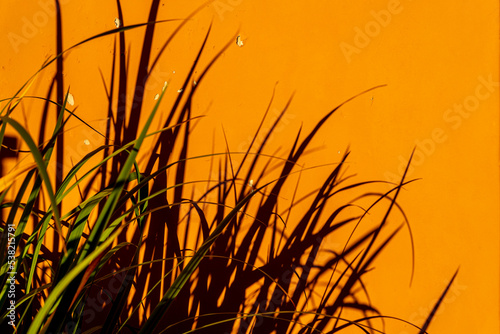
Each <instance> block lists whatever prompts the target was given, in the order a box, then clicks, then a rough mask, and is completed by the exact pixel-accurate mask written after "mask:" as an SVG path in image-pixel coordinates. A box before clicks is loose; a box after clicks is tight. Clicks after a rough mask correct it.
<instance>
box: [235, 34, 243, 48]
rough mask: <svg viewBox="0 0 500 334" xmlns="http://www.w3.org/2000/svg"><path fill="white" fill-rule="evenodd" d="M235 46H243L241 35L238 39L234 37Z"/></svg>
mask: <svg viewBox="0 0 500 334" xmlns="http://www.w3.org/2000/svg"><path fill="white" fill-rule="evenodd" d="M236 45H238V46H239V47H240V48H241V47H242V46H243V40H242V39H241V35H238V37H236Z"/></svg>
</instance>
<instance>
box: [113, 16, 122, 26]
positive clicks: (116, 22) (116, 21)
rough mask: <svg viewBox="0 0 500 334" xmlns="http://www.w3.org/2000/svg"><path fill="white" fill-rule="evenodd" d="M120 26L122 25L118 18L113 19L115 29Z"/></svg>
mask: <svg viewBox="0 0 500 334" xmlns="http://www.w3.org/2000/svg"><path fill="white" fill-rule="evenodd" d="M121 25H122V21H120V19H119V18H115V26H116V27H117V28H120V26H121Z"/></svg>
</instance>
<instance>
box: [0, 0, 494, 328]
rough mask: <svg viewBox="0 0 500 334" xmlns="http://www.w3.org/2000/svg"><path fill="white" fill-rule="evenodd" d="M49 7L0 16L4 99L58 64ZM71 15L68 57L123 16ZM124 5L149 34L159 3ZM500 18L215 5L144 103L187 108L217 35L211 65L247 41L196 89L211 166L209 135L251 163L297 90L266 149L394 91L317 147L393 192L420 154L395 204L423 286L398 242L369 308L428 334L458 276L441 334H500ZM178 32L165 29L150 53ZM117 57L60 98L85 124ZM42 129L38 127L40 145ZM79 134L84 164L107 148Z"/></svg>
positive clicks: (368, 4) (337, 124) (178, 10)
mask: <svg viewBox="0 0 500 334" xmlns="http://www.w3.org/2000/svg"><path fill="white" fill-rule="evenodd" d="M45 2H47V3H51V1H40V2H37V1H28V3H30V5H23V6H19V4H18V2H17V1H12V0H4V1H2V2H1V3H0V31H2V34H0V43H1V44H0V45H2V52H0V88H1V89H0V91H1V93H2V95H1V97H2V98H5V97H9V96H11V94H13V93H15V90H17V88H18V87H20V85H21V84H22V83H23V82H24V81H25V80H26V79H27V78H28V77H29V76H30V75H31V74H32V73H34V72H35V71H36V70H37V69H38V68H39V67H40V65H41V63H42V62H43V61H44V60H45V59H46V58H47V57H48V56H50V55H53V54H55V52H56V49H55V45H54V40H55V19H54V16H53V15H52V14H53V11H52V9H51V7H46V6H42V5H41V4H42V3H45ZM61 3H62V5H61V8H62V13H63V38H64V47H69V46H71V45H73V44H75V43H76V42H79V41H81V40H83V39H85V38H86V37H89V36H91V35H94V34H97V33H100V32H103V31H105V30H109V29H113V28H114V19H115V17H117V10H116V5H115V3H113V2H102V1H85V2H82V1H76V0H72V1H71V0H66V1H61ZM201 3H202V2H200V1H191V2H189V5H186V4H185V2H177V3H172V2H165V1H164V2H162V5H161V6H160V12H159V18H160V19H170V18H183V17H186V16H187V15H188V14H189V13H190V12H191V11H192V10H194V9H195V8H196V7H197V6H198V5H200V4H201ZM122 6H123V12H124V18H125V22H124V23H125V24H126V25H130V24H135V23H142V22H145V21H146V20H147V17H148V10H149V3H144V4H143V3H141V4H137V2H134V1H124V2H123V3H122ZM498 12H499V10H498V4H497V2H496V1H490V0H488V1H481V2H472V1H468V2H456V1H423V0H419V1H411V0H402V1H397V0H383V1H380V0H374V1H354V2H350V3H347V2H342V1H341V2H338V1H337V2H332V1H316V2H310V1H308V2H306V1H293V2H291V1H274V2H272V3H271V2H269V1H256V0H254V1H248V0H246V1H245V0H216V1H213V2H212V3H211V4H208V5H206V6H205V7H204V8H203V9H202V10H201V11H200V13H199V14H197V15H196V16H195V18H194V19H193V20H191V21H190V22H188V23H187V24H186V26H185V28H184V29H183V30H182V31H181V32H180V34H179V36H178V37H177V38H176V39H175V40H174V41H173V43H172V44H171V45H170V46H169V48H167V50H166V51H165V53H164V54H163V56H162V58H161V60H160V61H159V62H158V64H157V66H156V68H155V69H153V76H152V78H151V79H150V81H149V82H148V83H147V84H146V85H145V87H146V100H148V99H149V100H148V101H150V102H149V103H150V104H148V105H149V106H151V105H152V103H153V102H154V95H155V94H156V93H159V92H160V90H161V87H162V85H163V82H164V81H169V87H170V89H171V91H170V92H169V93H168V94H170V95H168V96H170V98H173V97H174V96H175V94H177V92H176V90H177V89H178V87H180V85H181V83H182V80H183V79H184V77H183V74H185V73H186V71H187V69H188V68H189V65H190V64H191V62H192V60H193V59H194V55H195V54H196V52H197V50H198V48H199V46H200V45H201V42H202V40H203V37H204V34H205V32H206V31H207V29H208V27H209V25H210V23H211V22H212V32H211V36H210V38H209V41H208V47H207V52H206V53H205V54H204V56H203V57H204V62H205V63H206V62H207V61H208V60H209V59H210V58H211V57H212V56H214V55H215V54H216V53H217V52H218V51H219V50H220V49H221V48H222V47H223V45H224V44H225V43H226V42H227V41H231V40H233V38H234V35H235V34H236V33H238V34H240V35H241V37H242V41H243V43H244V44H243V46H241V47H238V46H237V45H236V43H234V42H233V43H231V46H230V47H229V49H228V50H227V51H226V52H225V53H224V55H223V56H222V58H221V59H220V61H218V62H217V63H216V65H215V66H214V68H213V70H212V71H211V72H210V74H209V75H208V76H207V78H206V80H205V81H204V83H203V85H202V86H201V87H200V90H199V92H198V95H197V96H196V98H195V101H194V108H195V114H198V115H200V114H206V115H207V117H206V118H204V119H203V120H202V121H201V122H200V123H199V125H197V128H196V132H197V133H198V134H199V135H198V136H195V137H194V138H195V140H196V146H194V148H193V149H192V151H191V152H190V154H191V155H197V154H201V153H208V152H210V151H211V138H212V136H213V134H214V132H215V138H216V143H217V145H221V146H220V147H221V148H222V149H223V148H224V146H223V145H222V144H223V140H224V139H223V135H222V127H221V125H223V127H224V130H225V133H226V136H227V139H228V142H229V145H230V147H231V149H232V150H243V149H246V146H245V145H247V144H248V138H249V136H251V135H253V133H254V131H255V129H256V127H257V126H258V123H259V121H260V119H261V116H262V115H263V113H264V111H265V108H266V106H267V104H268V102H269V99H270V97H271V95H272V91H273V88H274V86H275V83H276V82H278V84H277V86H276V99H275V101H274V104H273V105H274V107H275V109H276V110H281V108H283V107H284V105H285V104H286V101H287V100H288V98H289V97H290V96H291V95H292V94H293V93H294V92H295V96H294V99H293V103H292V105H291V107H290V109H289V111H288V112H287V114H286V116H285V120H284V121H283V124H282V127H281V128H280V133H279V136H276V137H275V138H273V140H272V142H271V146H272V147H274V148H278V147H279V146H284V147H285V148H286V147H287V145H289V144H290V140H289V138H290V136H293V135H294V134H295V133H296V131H297V130H298V128H299V127H300V126H301V125H302V126H303V128H304V129H305V130H310V129H311V128H312V126H313V125H314V124H315V122H316V121H317V120H318V119H319V118H320V117H321V116H322V115H324V114H325V113H326V112H327V111H329V110H331V109H332V108H333V107H335V106H336V105H338V104H339V103H341V102H342V101H344V100H346V99H347V98H349V97H351V96H353V95H355V94H357V93H359V92H361V91H363V90H365V89H367V88H370V87H373V86H376V85H380V84H387V86H386V87H384V88H380V89H377V90H375V91H373V92H370V93H369V94H366V95H363V96H361V97H358V98H357V99H355V100H354V101H352V102H350V103H349V104H348V105H346V106H345V107H343V108H342V109H341V110H339V112H338V113H337V115H336V116H335V117H334V118H333V119H332V120H330V121H329V122H328V123H327V124H326V125H325V127H324V128H323V129H322V130H321V132H320V133H319V134H318V136H317V138H316V140H315V142H314V144H313V146H314V147H315V148H318V149H317V150H316V151H314V152H312V153H311V154H310V155H309V157H308V160H307V161H306V163H307V165H308V166H312V165H314V164H322V163H331V162H335V161H337V160H338V158H339V157H340V154H339V151H340V152H344V150H345V149H346V147H347V146H348V145H350V149H351V151H352V155H351V156H350V158H349V163H350V166H351V167H350V170H349V171H350V172H351V173H356V174H357V175H358V176H357V177H358V180H365V179H385V180H392V179H393V177H396V178H398V177H399V176H400V169H401V166H402V164H404V163H405V162H404V161H406V160H405V159H407V158H408V156H409V155H410V153H411V151H412V149H413V148H414V147H415V146H416V147H417V150H416V152H415V158H414V159H415V160H414V165H413V168H412V170H411V175H410V176H411V178H421V180H420V181H418V182H415V183H412V184H411V185H408V186H407V187H406V188H405V190H406V191H405V192H404V193H403V194H402V197H401V199H400V203H401V205H402V206H403V207H404V208H405V210H406V213H407V215H408V217H409V219H410V222H411V224H412V229H413V233H414V239H415V246H416V268H415V269H416V270H415V277H414V280H413V285H412V286H411V287H408V284H409V277H410V269H411V266H410V261H411V253H410V248H409V238H408V234H407V232H406V231H403V232H402V233H401V234H400V235H399V236H398V238H397V239H396V241H395V242H394V244H392V245H391V246H390V247H389V249H388V251H387V252H385V253H384V255H383V258H381V261H379V262H378V265H377V270H375V271H373V272H372V273H370V276H369V280H368V281H367V282H368V283H367V285H368V289H369V290H370V292H371V296H372V302H373V303H374V304H375V305H377V306H378V308H379V310H381V311H382V313H384V314H390V315H394V316H397V317H402V318H405V319H408V320H410V321H416V322H420V323H421V322H422V321H423V320H422V319H424V318H425V316H426V315H427V313H428V312H429V311H430V308H431V307H432V306H433V304H434V302H435V299H436V298H437V297H438V296H439V294H440V293H441V291H442V290H443V289H444V287H445V286H446V282H447V281H448V280H449V279H450V278H451V276H452V274H453V273H454V271H455V270H456V268H457V267H460V273H459V276H458V278H457V280H456V284H455V287H454V288H452V290H451V293H450V295H449V297H448V298H447V299H446V300H445V303H444V304H443V306H442V308H441V310H442V311H441V312H439V313H438V315H437V317H436V318H435V320H434V322H433V324H432V326H431V328H430V329H431V332H433V333H495V332H498V329H499V317H498V314H499V308H498V306H499V305H498V299H499V298H498V296H499V291H498V282H499V273H498V268H499V267H498V263H499V257H498V255H499V244H498V236H499V230H498V222H499V210H498V203H499V192H498V184H499V180H498V152H499V147H498V140H499V130H498V129H499V124H498V120H499V119H498V115H499V113H498V112H499V110H498V106H499V104H498V102H499V101H498V89H499V85H498V81H499V78H498V59H499V58H498V56H499V52H498ZM176 25H178V23H177V22H172V23H163V24H161V25H158V26H157V30H156V32H155V34H156V40H155V47H154V48H153V50H152V51H153V55H156V54H157V53H158V52H159V50H160V48H161V45H162V44H163V43H164V40H165V38H166V36H168V34H169V33H171V32H172V29H173V27H175V26H176ZM143 34H144V29H138V30H135V31H131V32H128V33H127V36H128V41H129V43H130V44H129V46H128V47H129V49H130V55H129V57H130V58H129V59H130V61H129V63H130V65H131V73H133V74H135V73H136V71H137V63H138V55H139V53H140V47H141V43H142V42H141V41H142V37H143ZM113 45H114V41H113V37H107V38H104V39H101V40H97V41H93V42H92V43H91V44H88V45H86V46H83V47H81V48H78V49H75V50H73V51H71V52H70V53H69V54H68V55H67V56H66V58H65V59H66V62H65V77H64V80H65V85H67V86H68V87H69V86H70V87H71V92H72V94H73V95H74V97H75V105H77V106H78V109H77V111H78V114H79V115H80V116H81V117H83V118H84V119H85V120H86V121H88V122H90V123H91V124H99V121H98V120H99V119H102V118H104V117H105V112H106V104H105V103H106V102H105V101H106V96H105V93H104V88H103V84H102V80H101V74H100V72H99V70H101V71H102V74H103V77H104V78H105V81H106V82H107V84H108V85H109V77H110V65H111V62H112V52H113ZM174 71H175V73H174ZM49 74H50V73H49V72H46V74H43V75H42V76H41V77H40V78H39V79H38V80H37V82H36V83H35V85H34V86H33V89H32V92H31V94H32V95H42V96H43V95H45V94H46V92H47V87H48V83H49V82H50V78H51V77H50V75H49ZM132 77H133V75H132ZM132 84H133V82H130V85H132ZM28 106H29V105H28ZM28 106H26V107H24V109H22V112H23V113H24V115H25V116H24V118H25V119H29V120H35V119H37V118H38V117H40V115H39V114H38V113H39V111H38V110H37V109H30V108H29V107H28ZM38 106H39V105H38ZM208 106H210V107H209V109H207V108H208ZM146 109H147V107H146ZM19 117H20V118H19V119H20V120H23V117H21V116H19ZM159 122H160V120H158V123H159ZM32 124H33V123H32ZM32 124H29V127H30V129H32V131H36V127H35V126H33V125H32ZM75 131H77V132H74V133H75V134H74V135H68V137H67V138H68V139H67V141H68V150H69V149H70V148H69V147H72V148H73V151H72V152H73V153H72V154H73V159H76V158H78V156H82V155H83V154H85V153H86V152H87V150H89V149H90V148H91V147H94V145H95V146H97V145H98V140H99V139H92V138H91V139H92V140H95V141H92V143H91V145H90V147H89V148H86V147H85V146H84V145H82V138H87V137H85V136H88V135H89V134H88V133H85V132H84V131H85V130H84V129H82V128H81V127H80V128H76V130H75ZM78 131H80V132H78ZM68 159H69V158H68ZM10 166H12V164H10ZM325 172H326V170H325ZM322 173H323V172H322V171H321V170H319V171H318V172H314V173H310V174H305V175H304V176H303V177H304V181H303V182H304V184H308V183H309V184H311V185H314V184H315V183H317V182H320V181H321V180H322V176H324V174H322ZM406 331H407V332H408V333H412V332H411V331H410V330H409V329H407V327H404V326H403V325H401V324H399V323H392V322H388V323H387V332H389V333H398V334H403V333H406Z"/></svg>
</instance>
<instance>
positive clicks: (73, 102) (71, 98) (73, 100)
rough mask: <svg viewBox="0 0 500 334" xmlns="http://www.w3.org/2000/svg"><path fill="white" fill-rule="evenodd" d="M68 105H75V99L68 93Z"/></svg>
mask: <svg viewBox="0 0 500 334" xmlns="http://www.w3.org/2000/svg"><path fill="white" fill-rule="evenodd" d="M68 104H69V105H70V106H74V105H75V98H74V97H73V94H71V93H68Z"/></svg>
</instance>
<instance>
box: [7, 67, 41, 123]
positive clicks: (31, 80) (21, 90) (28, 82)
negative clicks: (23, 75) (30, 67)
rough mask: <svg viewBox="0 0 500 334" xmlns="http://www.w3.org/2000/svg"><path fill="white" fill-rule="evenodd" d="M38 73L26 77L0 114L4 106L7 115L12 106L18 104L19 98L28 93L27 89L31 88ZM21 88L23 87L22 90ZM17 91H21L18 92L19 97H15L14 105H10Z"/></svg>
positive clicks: (12, 108)
mask: <svg viewBox="0 0 500 334" xmlns="http://www.w3.org/2000/svg"><path fill="white" fill-rule="evenodd" d="M38 73H39V72H37V73H35V74H34V75H33V76H32V77H31V78H30V79H28V81H27V82H26V83H25V84H24V85H23V86H22V87H21V88H20V89H19V91H18V92H17V93H16V94H15V95H14V96H13V97H12V98H11V99H10V101H9V103H7V105H6V106H5V107H4V108H3V109H2V111H0V116H1V115H2V114H3V111H4V110H5V108H7V115H9V114H10V112H11V111H12V110H14V108H15V107H16V106H17V105H18V104H19V102H21V100H22V99H23V98H24V96H26V94H27V93H28V90H29V89H30V88H31V86H32V85H33V83H34V82H35V80H36V78H37V77H38ZM23 88H24V90H23ZM19 92H21V93H20V94H19V97H18V98H17V100H16V102H14V105H12V103H13V102H12V101H14V99H15V98H16V96H17V94H18V93H19Z"/></svg>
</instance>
